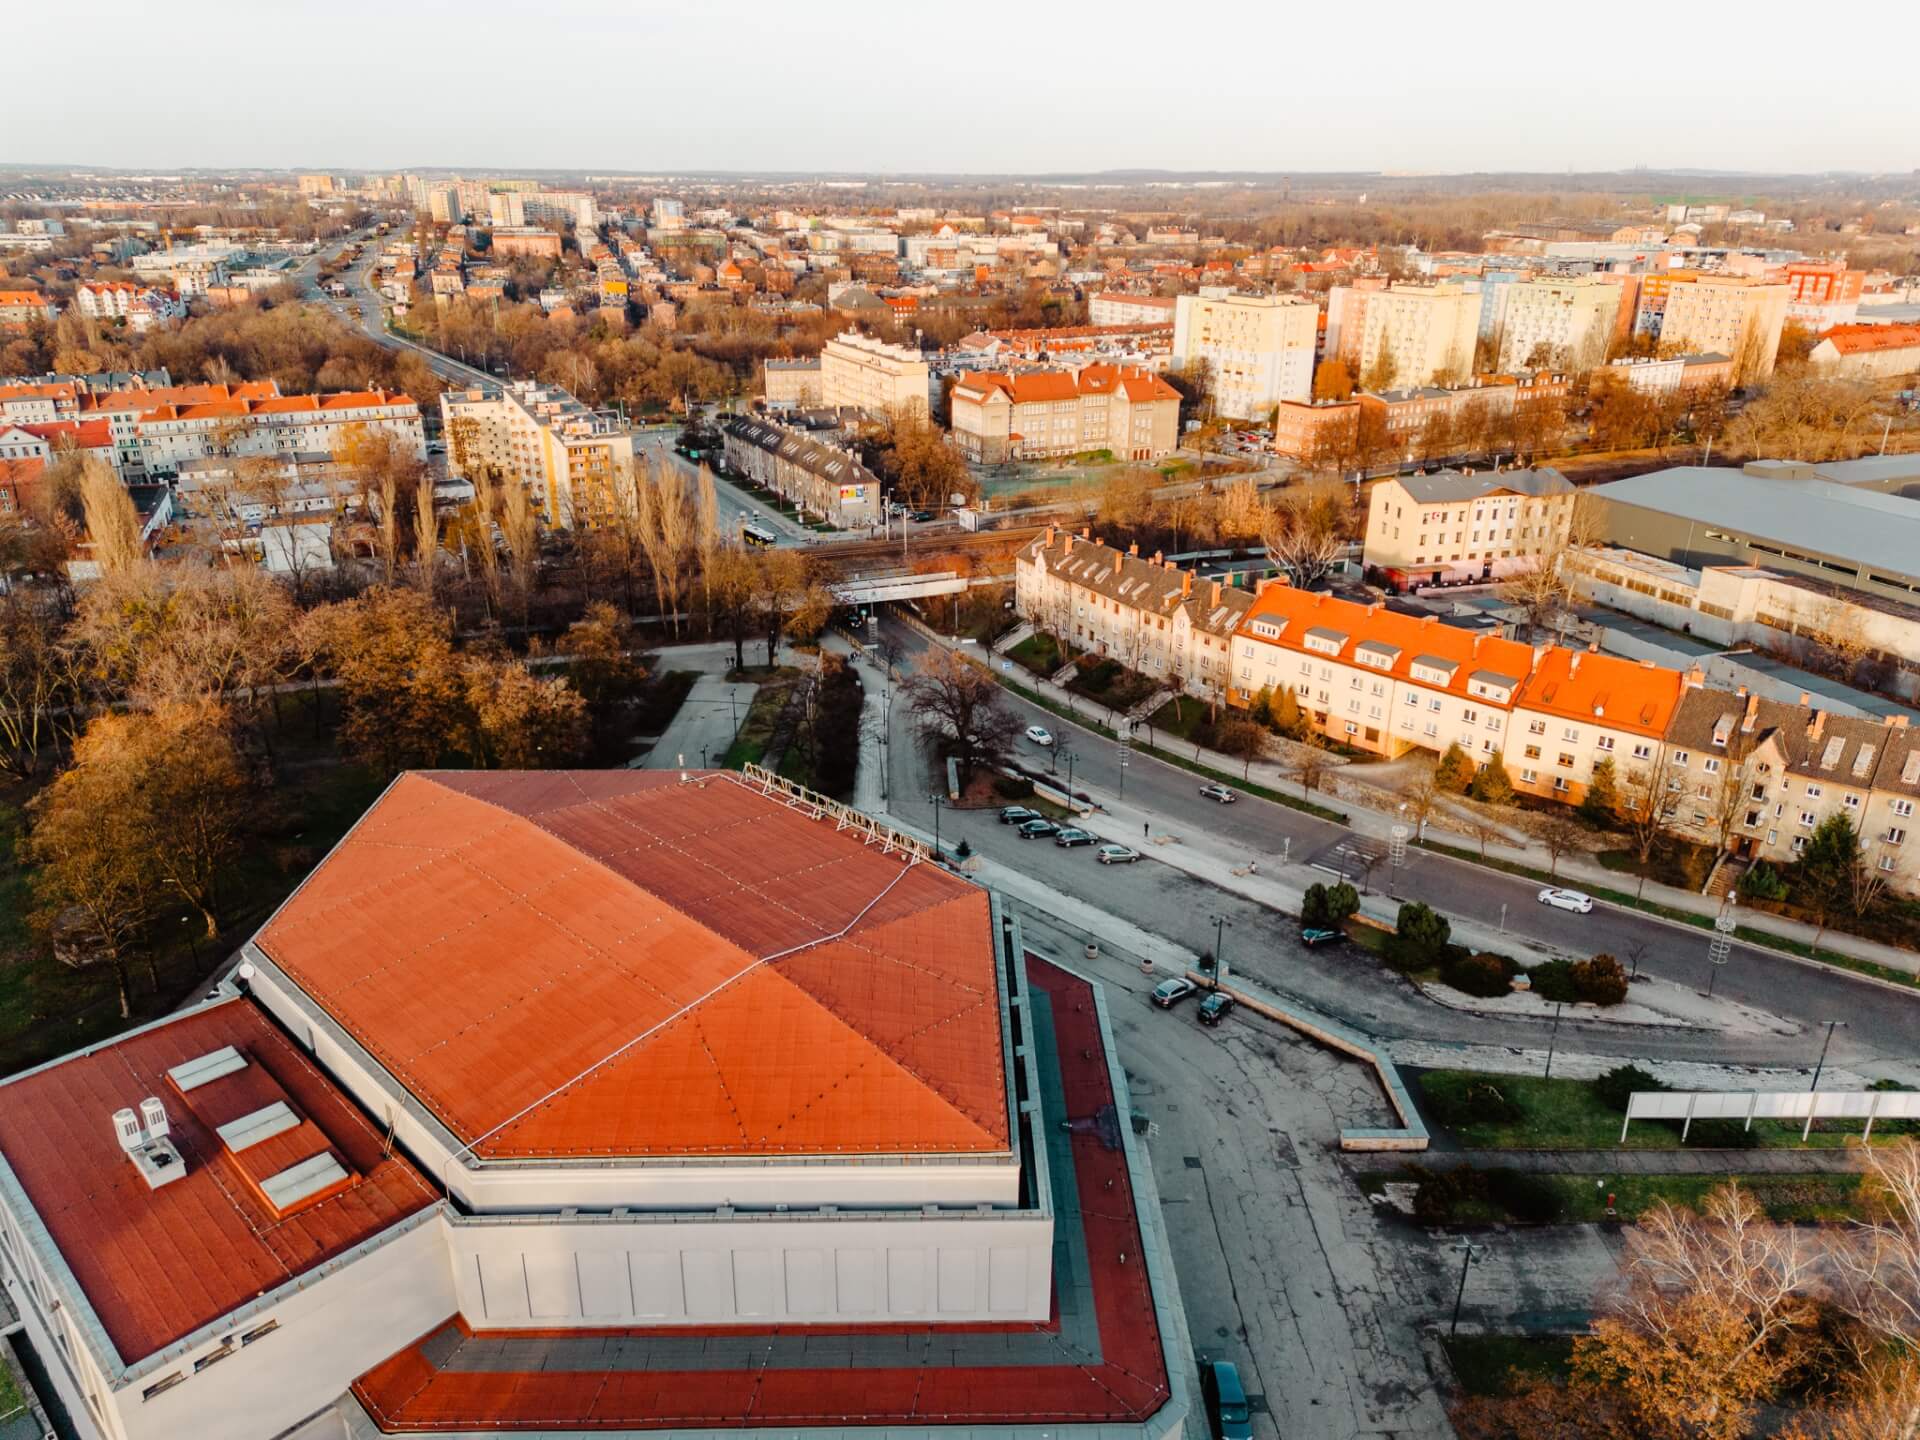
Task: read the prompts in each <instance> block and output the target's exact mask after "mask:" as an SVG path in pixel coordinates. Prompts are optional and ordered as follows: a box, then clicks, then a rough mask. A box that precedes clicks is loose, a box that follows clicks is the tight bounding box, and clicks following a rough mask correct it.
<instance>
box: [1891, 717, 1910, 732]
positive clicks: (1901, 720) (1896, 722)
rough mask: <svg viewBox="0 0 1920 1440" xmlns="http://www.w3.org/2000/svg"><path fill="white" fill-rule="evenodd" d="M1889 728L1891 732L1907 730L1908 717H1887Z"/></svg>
mask: <svg viewBox="0 0 1920 1440" xmlns="http://www.w3.org/2000/svg"><path fill="white" fill-rule="evenodd" d="M1887 728H1888V729H1889V730H1904V729H1906V728H1907V717H1906V716H1904V715H1889V716H1887Z"/></svg>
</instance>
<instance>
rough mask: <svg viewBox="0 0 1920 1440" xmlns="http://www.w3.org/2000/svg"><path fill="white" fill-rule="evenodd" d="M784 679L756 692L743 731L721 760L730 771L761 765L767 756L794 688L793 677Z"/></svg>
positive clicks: (776, 680)
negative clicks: (761, 760) (782, 712)
mask: <svg viewBox="0 0 1920 1440" xmlns="http://www.w3.org/2000/svg"><path fill="white" fill-rule="evenodd" d="M798 674H799V672H798V671H794V672H791V676H780V677H776V678H775V679H772V680H769V681H767V682H766V683H764V684H762V685H761V687H760V688H759V690H758V691H756V692H755V694H754V697H753V703H752V704H751V705H749V706H748V707H747V714H746V718H745V719H743V720H742V721H741V722H740V729H739V732H738V733H737V734H736V735H735V736H734V737H733V743H732V744H731V745H729V746H728V747H727V753H726V754H725V755H723V756H721V757H720V764H721V765H722V767H724V768H725V769H728V770H739V769H741V768H743V767H744V766H747V765H753V764H758V763H759V760H760V757H761V756H763V755H765V754H766V753H767V744H768V742H769V741H771V740H772V739H773V732H774V730H775V728H776V727H777V726H778V724H779V721H780V712H781V711H782V710H783V709H785V708H786V704H787V696H788V694H789V693H790V692H791V691H792V689H793V683H794V681H793V678H792V677H797V676H798Z"/></svg>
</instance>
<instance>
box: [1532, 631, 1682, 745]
mask: <svg viewBox="0 0 1920 1440" xmlns="http://www.w3.org/2000/svg"><path fill="white" fill-rule="evenodd" d="M1688 683H1689V682H1688V678H1687V677H1686V676H1685V675H1683V674H1681V673H1680V672H1679V671H1678V670H1666V669H1662V668H1661V667H1659V666H1657V665H1655V664H1654V663H1653V662H1652V661H1650V660H1648V661H1638V660H1622V659H1620V658H1619V657H1618V656H1616V655H1602V654H1601V653H1600V652H1599V651H1597V650H1563V649H1561V648H1560V647H1559V646H1554V647H1552V648H1550V649H1548V650H1547V651H1546V653H1545V654H1544V655H1542V656H1541V658H1540V661H1539V663H1538V664H1536V665H1535V666H1534V670H1533V674H1532V675H1530V676H1528V677H1527V683H1526V684H1525V685H1523V686H1522V687H1521V690H1520V698H1519V699H1518V700H1517V701H1515V705H1516V707H1518V708H1521V709H1526V710H1538V711H1543V712H1545V713H1546V714H1549V715H1559V716H1563V717H1565V718H1567V719H1579V720H1598V721H1601V722H1602V723H1603V724H1605V725H1606V726H1607V727H1608V728H1610V729H1614V730H1631V731H1634V732H1635V733H1637V734H1641V735H1656V736H1657V735H1665V734H1666V733H1667V723H1668V722H1669V721H1670V720H1672V718H1673V711H1674V707H1675V706H1677V705H1678V704H1679V703H1680V697H1681V696H1682V695H1684V694H1685V693H1686V691H1687V685H1688Z"/></svg>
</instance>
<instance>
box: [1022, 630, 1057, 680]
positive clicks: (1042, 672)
mask: <svg viewBox="0 0 1920 1440" xmlns="http://www.w3.org/2000/svg"><path fill="white" fill-rule="evenodd" d="M1007 658H1008V659H1009V660H1012V661H1013V662H1014V663H1015V664H1016V665H1023V666H1025V667H1026V668H1027V669H1028V670H1029V671H1031V672H1032V673H1033V674H1035V675H1038V676H1041V677H1042V678H1045V677H1046V676H1048V675H1051V674H1053V672H1054V671H1056V670H1058V669H1059V668H1060V667H1061V666H1062V665H1063V664H1065V663H1066V662H1065V661H1064V660H1062V659H1061V658H1060V646H1059V643H1058V642H1057V641H1055V640H1054V638H1053V637H1052V636H1051V635H1049V634H1047V633H1046V631H1044V630H1036V631H1034V632H1033V634H1031V635H1029V636H1028V637H1027V638H1026V639H1024V640H1022V641H1021V642H1020V643H1019V644H1018V645H1015V646H1014V647H1013V648H1012V649H1010V650H1008V651H1007Z"/></svg>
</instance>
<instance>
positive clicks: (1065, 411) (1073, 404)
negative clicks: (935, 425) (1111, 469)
mask: <svg viewBox="0 0 1920 1440" xmlns="http://www.w3.org/2000/svg"><path fill="white" fill-rule="evenodd" d="M948 404H949V408H950V410H951V413H952V416H953V438H954V441H955V443H956V444H958V445H959V447H960V448H961V450H963V451H965V452H966V454H967V456H968V458H969V459H973V460H980V461H984V462H986V463H988V464H998V463H999V462H1001V461H1003V460H1020V459H1038V458H1040V457H1043V456H1050V455H1079V454H1082V453H1085V452H1087V451H1091V450H1107V451H1110V452H1112V454H1113V456H1114V458H1116V459H1120V460H1158V459H1159V458H1160V457H1161V456H1163V455H1170V454H1172V453H1173V451H1174V449H1175V447H1176V446H1178V445H1179V443H1180V392H1179V391H1178V390H1175V389H1174V388H1173V387H1172V386H1171V385H1169V384H1168V383H1167V382H1166V381H1164V380H1162V379H1161V378H1160V377H1159V376H1157V375H1154V374H1153V373H1151V372H1150V371H1147V370H1141V369H1135V368H1133V367H1130V366H1118V365H1088V366H1086V367H1084V368H1082V369H1078V370H1022V371H1016V372H1014V373H1011V374H1002V373H997V372H995V373H987V374H973V373H968V374H965V375H962V376H961V377H960V379H959V382H958V383H957V384H955V386H954V387H953V394H952V395H951V396H950V397H949V400H948Z"/></svg>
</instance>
